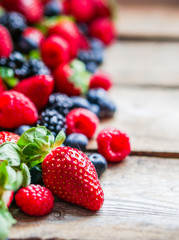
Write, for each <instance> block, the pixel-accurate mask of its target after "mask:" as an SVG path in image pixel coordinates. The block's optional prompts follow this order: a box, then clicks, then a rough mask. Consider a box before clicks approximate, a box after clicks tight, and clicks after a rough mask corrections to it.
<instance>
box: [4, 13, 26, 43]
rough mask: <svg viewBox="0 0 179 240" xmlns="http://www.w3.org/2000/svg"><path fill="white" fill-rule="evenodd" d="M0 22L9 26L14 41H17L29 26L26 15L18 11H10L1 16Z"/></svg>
mask: <svg viewBox="0 0 179 240" xmlns="http://www.w3.org/2000/svg"><path fill="white" fill-rule="evenodd" d="M0 24H2V25H4V26H5V27H7V28H8V30H9V31H10V33H11V36H12V38H13V40H14V41H17V40H18V38H19V37H20V35H21V33H22V32H23V31H24V29H25V28H26V27H27V24H26V20H25V17H24V16H23V15H22V14H20V13H18V12H9V13H5V14H3V15H2V16H0Z"/></svg>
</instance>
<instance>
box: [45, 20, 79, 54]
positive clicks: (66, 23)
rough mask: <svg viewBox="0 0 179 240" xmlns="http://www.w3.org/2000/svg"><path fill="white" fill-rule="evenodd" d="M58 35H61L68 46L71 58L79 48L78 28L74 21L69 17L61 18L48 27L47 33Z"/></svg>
mask: <svg viewBox="0 0 179 240" xmlns="http://www.w3.org/2000/svg"><path fill="white" fill-rule="evenodd" d="M53 34H56V35H59V36H61V37H63V38H64V39H65V40H66V41H67V42H68V43H69V46H70V54H71V58H74V57H76V55H77V52H78V48H79V35H80V33H79V30H78V28H77V26H76V24H75V23H73V22H72V21H71V20H69V19H63V20H61V21H60V22H59V23H57V24H56V25H54V26H52V27H50V28H49V31H48V35H53Z"/></svg>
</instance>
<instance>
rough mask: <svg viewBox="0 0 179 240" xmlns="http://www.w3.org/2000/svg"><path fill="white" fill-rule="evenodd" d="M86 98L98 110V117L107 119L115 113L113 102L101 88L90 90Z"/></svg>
mask: <svg viewBox="0 0 179 240" xmlns="http://www.w3.org/2000/svg"><path fill="white" fill-rule="evenodd" d="M87 98H88V100H89V101H90V102H91V103H95V104H97V105H98V106H99V108H100V113H99V117H100V118H109V117H112V116H113V115H114V113H115V112H116V106H115V104H114V102H113V101H112V100H111V99H110V98H109V97H108V95H107V91H105V90H104V89H102V88H95V89H90V90H89V91H88V94H87Z"/></svg>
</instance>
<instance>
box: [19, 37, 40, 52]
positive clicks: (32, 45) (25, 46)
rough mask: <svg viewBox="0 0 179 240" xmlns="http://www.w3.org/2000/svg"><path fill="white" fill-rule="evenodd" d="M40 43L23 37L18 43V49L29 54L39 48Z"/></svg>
mask: <svg viewBox="0 0 179 240" xmlns="http://www.w3.org/2000/svg"><path fill="white" fill-rule="evenodd" d="M38 46H39V45H38V43H37V42H36V41H34V40H33V39H32V38H27V37H25V36H21V37H20V39H19V43H18V48H19V49H20V51H21V52H23V53H25V54H28V53H29V52H30V51H31V50H33V49H37V48H38Z"/></svg>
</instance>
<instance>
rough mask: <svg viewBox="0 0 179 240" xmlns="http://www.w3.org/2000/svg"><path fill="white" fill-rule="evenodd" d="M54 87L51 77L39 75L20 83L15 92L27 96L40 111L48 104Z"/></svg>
mask: <svg viewBox="0 0 179 240" xmlns="http://www.w3.org/2000/svg"><path fill="white" fill-rule="evenodd" d="M53 85H54V82H53V78H52V77H51V76H48V75H37V76H33V77H30V78H27V79H24V80H22V81H20V82H19V84H18V85H17V86H16V87H15V88H14V90H15V91H17V92H21V93H23V94H24V95H25V96H27V97H28V98H29V99H30V100H31V101H32V102H33V103H34V104H35V106H36V107H37V109H38V110H39V111H40V110H42V108H43V107H45V106H46V104H47V103H48V99H49V96H50V94H51V93H52V91H53Z"/></svg>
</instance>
